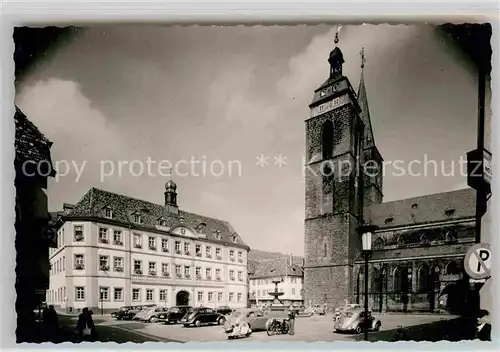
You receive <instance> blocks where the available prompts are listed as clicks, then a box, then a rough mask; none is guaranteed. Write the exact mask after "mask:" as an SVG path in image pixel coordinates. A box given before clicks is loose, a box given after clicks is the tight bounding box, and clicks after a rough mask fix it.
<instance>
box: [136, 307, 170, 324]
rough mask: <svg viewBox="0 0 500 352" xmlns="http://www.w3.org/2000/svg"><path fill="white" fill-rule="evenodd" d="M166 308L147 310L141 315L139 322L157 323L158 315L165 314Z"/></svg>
mask: <svg viewBox="0 0 500 352" xmlns="http://www.w3.org/2000/svg"><path fill="white" fill-rule="evenodd" d="M167 309H168V308H165V307H151V308H147V309H146V310H145V312H144V313H143V314H141V318H140V320H142V321H144V322H148V323H156V322H157V321H158V315H160V314H161V313H163V312H166V311H167Z"/></svg>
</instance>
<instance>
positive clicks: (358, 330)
mask: <svg viewBox="0 0 500 352" xmlns="http://www.w3.org/2000/svg"><path fill="white" fill-rule="evenodd" d="M361 331H362V329H361V325H358V326H356V334H361Z"/></svg>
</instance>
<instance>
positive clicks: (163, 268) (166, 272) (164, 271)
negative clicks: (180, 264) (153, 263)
mask: <svg viewBox="0 0 500 352" xmlns="http://www.w3.org/2000/svg"><path fill="white" fill-rule="evenodd" d="M168 269H169V268H168V264H167V263H162V264H161V272H162V275H163V276H170V271H169V270H168Z"/></svg>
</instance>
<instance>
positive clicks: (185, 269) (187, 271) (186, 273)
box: [184, 265, 191, 279]
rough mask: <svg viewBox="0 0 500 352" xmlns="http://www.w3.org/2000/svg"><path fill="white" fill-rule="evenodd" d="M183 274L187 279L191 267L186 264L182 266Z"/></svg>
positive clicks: (189, 275)
mask: <svg viewBox="0 0 500 352" xmlns="http://www.w3.org/2000/svg"><path fill="white" fill-rule="evenodd" d="M184 276H185V277H186V278H188V279H189V278H190V277H191V268H190V267H189V266H187V265H185V266H184Z"/></svg>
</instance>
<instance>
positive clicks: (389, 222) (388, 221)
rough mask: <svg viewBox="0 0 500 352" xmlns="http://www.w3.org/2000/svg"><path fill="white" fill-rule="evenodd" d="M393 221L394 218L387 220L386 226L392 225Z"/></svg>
mask: <svg viewBox="0 0 500 352" xmlns="http://www.w3.org/2000/svg"><path fill="white" fill-rule="evenodd" d="M393 220H394V218H387V219H385V223H386V224H392V221H393Z"/></svg>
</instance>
